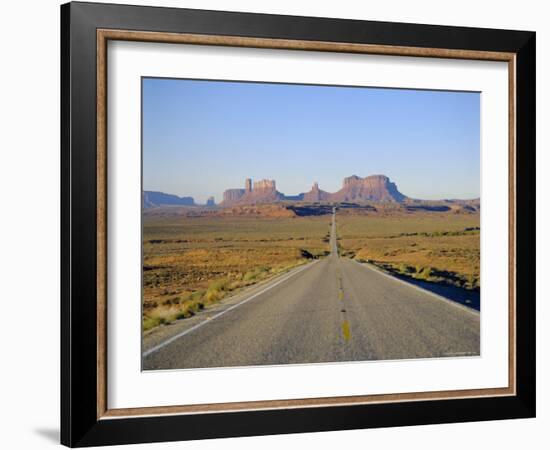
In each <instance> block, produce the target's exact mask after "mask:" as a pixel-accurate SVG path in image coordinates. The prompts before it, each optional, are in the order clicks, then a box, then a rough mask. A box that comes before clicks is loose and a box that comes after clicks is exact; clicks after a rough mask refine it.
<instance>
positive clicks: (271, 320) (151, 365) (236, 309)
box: [143, 212, 480, 370]
mask: <svg viewBox="0 0 550 450" xmlns="http://www.w3.org/2000/svg"><path fill="white" fill-rule="evenodd" d="M330 248H331V254H330V256H329V257H327V258H325V259H322V260H319V261H315V262H313V263H310V264H308V265H307V266H303V267H300V268H298V269H295V270H294V271H292V272H290V273H289V274H286V275H283V276H282V277H280V278H277V279H275V280H271V281H270V282H268V283H266V284H265V285H262V286H261V287H256V288H255V289H253V290H251V291H250V292H248V291H247V293H245V294H241V296H240V297H239V298H237V300H233V303H231V301H230V303H229V304H230V306H227V305H226V306H223V305H222V306H220V307H219V308H218V309H217V310H214V311H213V312H208V311H205V312H204V313H201V314H199V315H197V316H196V317H195V318H193V319H194V320H189V321H188V320H187V319H186V320H184V321H181V322H182V324H181V325H178V328H174V332H173V334H172V335H166V336H163V338H162V339H161V340H160V341H155V340H154V339H155V338H154V336H155V335H154V334H152V335H151V337H148V338H146V340H145V342H144V353H143V355H144V357H143V368H144V369H146V370H147V369H182V368H198V367H227V366H250V365H266V364H292V363H318V362H336V361H364V360H380V359H402V358H427V357H442V356H464V355H478V354H479V350H480V342H479V331H480V329H479V328H480V327H479V313H478V312H477V311H474V310H469V309H467V308H464V307H462V306H460V305H457V304H454V303H452V302H450V301H446V300H444V299H442V298H439V297H437V296H435V295H434V294H432V293H430V292H427V291H424V290H422V289H419V288H417V287H415V286H412V285H409V284H407V283H404V282H402V281H400V280H397V279H395V278H393V277H390V276H388V275H386V274H384V273H381V272H379V271H378V270H376V269H374V268H371V267H370V266H367V265H362V264H359V263H357V262H355V261H352V260H350V259H347V258H340V257H339V255H338V245H337V238H336V214H335V212H333V215H332V224H331V235H330ZM186 322H187V323H186ZM157 340H158V338H157Z"/></svg>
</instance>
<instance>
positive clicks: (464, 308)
mask: <svg viewBox="0 0 550 450" xmlns="http://www.w3.org/2000/svg"><path fill="white" fill-rule="evenodd" d="M352 261H353V262H355V263H357V264H359V265H360V266H361V267H364V268H366V269H369V270H372V271H373V272H375V273H378V274H380V275H384V276H385V277H388V278H390V279H391V280H394V281H397V282H398V283H401V284H404V285H405V286H408V287H411V288H413V289H416V290H417V291H420V292H423V293H425V294H428V295H431V296H432V297H435V298H437V299H438V300H443V301H445V302H446V303H448V304H450V305H452V306H455V307H457V308H460V309H462V310H464V311H467V312H469V313H471V314H474V315H476V316H479V315H480V312H479V311H477V310H475V309H472V308H468V307H467V306H464V305H461V304H460V303H457V302H454V301H452V300H449V299H448V298H445V297H443V296H442V295H438V294H435V293H434V292H431V291H428V290H427V289H423V288H421V287H420V286H417V285H415V284H412V283H407V282H406V281H403V280H400V279H399V278H396V277H392V276H391V275H389V274H387V273H385V272H382V270H380V269H378V268H374V267H373V266H371V265H370V264H363V263H360V262H359V261H355V260H354V259H352Z"/></svg>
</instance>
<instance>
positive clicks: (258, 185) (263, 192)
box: [222, 178, 284, 207]
mask: <svg viewBox="0 0 550 450" xmlns="http://www.w3.org/2000/svg"><path fill="white" fill-rule="evenodd" d="M250 181H251V180H250V179H249V178H247V179H246V181H245V188H244V189H228V190H226V191H225V192H224V193H223V202H222V206H225V207H227V206H233V205H255V204H259V203H273V202H277V201H280V200H284V195H283V194H281V193H280V192H278V191H277V188H276V184H275V180H260V181H255V182H254V184H253V185H252V186H251V184H250Z"/></svg>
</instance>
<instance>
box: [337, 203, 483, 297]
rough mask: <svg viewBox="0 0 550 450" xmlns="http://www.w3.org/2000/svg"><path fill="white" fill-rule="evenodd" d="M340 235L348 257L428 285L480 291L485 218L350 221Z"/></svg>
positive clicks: (342, 222)
mask: <svg viewBox="0 0 550 450" xmlns="http://www.w3.org/2000/svg"><path fill="white" fill-rule="evenodd" d="M338 230H339V237H340V241H339V244H340V247H341V249H342V253H343V255H344V256H349V257H352V258H355V259H357V260H361V261H369V262H372V263H374V264H377V265H379V266H383V267H384V268H386V269H388V270H390V271H393V272H396V273H399V274H402V275H406V276H410V277H413V278H417V279H422V280H426V281H432V282H444V283H449V284H453V285H456V286H460V287H464V288H467V289H478V288H479V286H480V279H479V270H480V256H479V237H480V234H479V214H468V215H466V214H465V215H454V214H445V213H426V214H423V215H419V214H415V215H414V216H409V215H403V216H401V217H372V216H371V217H367V216H362V217H360V216H348V217H341V218H339V220H338Z"/></svg>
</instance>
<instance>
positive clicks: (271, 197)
mask: <svg viewBox="0 0 550 450" xmlns="http://www.w3.org/2000/svg"><path fill="white" fill-rule="evenodd" d="M406 199H407V197H406V196H405V195H403V194H402V193H401V192H399V190H398V189H397V185H396V184H395V183H393V182H391V181H390V179H389V178H388V177H387V176H385V175H371V176H368V177H364V178H361V177H358V176H357V175H352V176H351V177H347V178H344V181H343V184H342V188H341V189H340V190H339V191H337V192H334V193H330V192H327V191H323V190H321V189H320V188H319V184H318V183H317V182H315V183H313V186H312V188H311V190H310V191H309V192H305V193H301V194H298V195H294V196H286V195H284V194H282V193H281V192H279V191H277V187H276V183H275V180H266V179H264V180H259V181H254V183H252V180H251V179H250V178H247V179H246V180H245V187H244V189H240V188H238V189H228V190H226V191H225V192H224V193H223V201H222V203H221V205H222V206H233V205H254V204H260V203H273V202H278V201H283V200H287V201H304V202H356V203H364V202H384V203H386V202H403V201H405V200H406Z"/></svg>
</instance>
